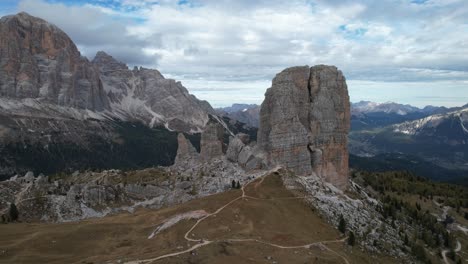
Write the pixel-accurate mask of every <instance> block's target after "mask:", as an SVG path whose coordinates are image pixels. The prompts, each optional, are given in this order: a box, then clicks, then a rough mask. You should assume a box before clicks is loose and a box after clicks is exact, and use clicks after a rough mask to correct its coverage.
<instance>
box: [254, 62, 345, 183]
mask: <svg viewBox="0 0 468 264" xmlns="http://www.w3.org/2000/svg"><path fill="white" fill-rule="evenodd" d="M349 126H350V104H349V96H348V89H347V86H346V81H345V78H344V76H343V74H342V73H341V71H339V70H338V69H337V68H336V67H334V66H325V65H318V66H314V67H311V68H309V67H308V66H303V67H292V68H288V69H285V70H284V71H282V72H281V73H279V74H277V75H276V77H275V78H274V79H273V83H272V87H271V88H269V89H268V90H267V92H266V94H265V101H264V102H263V103H262V106H261V110H260V127H259V131H258V144H259V148H260V149H261V150H263V151H264V152H265V153H266V156H267V163H268V164H269V165H270V166H271V165H276V164H278V165H283V166H286V167H287V168H289V169H291V170H292V171H294V172H295V173H296V174H299V175H309V174H316V175H318V176H319V177H322V178H323V179H324V180H326V181H328V182H330V183H332V184H334V185H336V186H338V187H340V188H344V187H345V186H346V184H347V179H348V149H347V134H348V130H349Z"/></svg>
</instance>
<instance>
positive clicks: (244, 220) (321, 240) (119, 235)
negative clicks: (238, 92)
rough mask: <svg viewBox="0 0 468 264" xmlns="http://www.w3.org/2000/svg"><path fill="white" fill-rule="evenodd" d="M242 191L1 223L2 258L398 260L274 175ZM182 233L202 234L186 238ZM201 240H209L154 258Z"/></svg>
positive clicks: (46, 260) (15, 260) (13, 260)
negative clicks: (349, 237)
mask: <svg viewBox="0 0 468 264" xmlns="http://www.w3.org/2000/svg"><path fill="white" fill-rule="evenodd" d="M242 193H243V192H242V190H231V191H228V192H225V193H221V194H216V195H212V196H209V197H205V198H201V199H197V200H193V201H190V202H187V203H184V204H181V205H178V206H174V207H170V208H163V209H160V210H149V209H140V210H137V211H136V212H135V213H134V214H128V213H122V214H118V215H114V216H108V217H104V218H100V219H90V220H86V221H81V222H74V223H60V224H44V223H15V224H8V225H0V263H34V264H37V263H125V262H131V261H135V260H141V261H142V263H206V264H209V263H227V264H229V263H236V264H237V263H274V262H276V263H396V262H395V261H394V260H392V259H391V258H387V257H382V256H369V255H368V254H366V253H364V252H362V251H361V250H359V249H358V248H357V247H354V248H351V247H349V246H347V245H345V244H346V243H345V242H344V239H343V237H342V236H340V234H339V232H338V231H337V230H336V229H335V228H334V227H332V226H330V225H329V224H328V223H327V222H325V220H323V219H322V218H321V217H320V216H319V215H318V213H316V211H315V210H313V209H312V208H311V207H310V206H309V205H307V204H306V203H305V202H304V201H303V199H302V198H301V197H294V196H293V194H292V193H290V192H289V191H288V190H286V189H285V188H284V187H283V185H282V181H281V178H280V176H279V175H277V174H271V175H269V176H266V177H265V178H262V179H258V180H256V181H254V182H252V183H250V184H249V185H248V186H246V187H245V189H244V193H245V194H244V195H245V196H244V197H241V196H242ZM239 197H240V198H239ZM236 198H237V200H235V201H234V202H232V203H231V204H229V205H228V206H226V207H225V208H224V209H223V210H221V211H220V212H219V213H217V214H215V215H212V216H209V217H207V218H206V219H204V220H202V221H200V222H199V223H198V225H196V226H195V228H194V229H193V230H192V231H191V232H189V233H187V232H188V231H189V230H190V229H191V228H192V227H193V226H194V225H195V223H196V220H183V221H181V222H179V223H177V224H176V225H174V226H172V227H170V228H168V229H166V230H164V231H162V232H161V233H159V234H157V235H156V236H155V237H154V238H152V239H148V236H149V234H150V233H151V232H152V231H153V230H154V229H155V228H156V227H157V226H158V225H160V224H162V223H164V221H165V220H166V219H168V218H170V217H172V216H174V215H177V214H180V213H184V212H188V211H192V210H205V211H207V212H208V213H212V212H215V211H216V210H218V209H219V208H221V207H222V206H224V205H226V204H227V203H229V202H230V201H233V200H234V199H236ZM186 234H187V235H188V237H189V238H190V239H193V240H198V239H200V240H201V241H198V242H196V241H188V240H186V239H185V238H184V236H185V235H186ZM206 241H210V242H211V243H209V244H207V245H205V246H201V247H199V248H197V249H196V250H193V251H188V252H187V253H182V254H179V255H177V256H172V257H167V258H163V259H160V260H154V261H152V260H151V259H154V258H157V257H159V256H162V255H165V254H170V253H176V252H183V251H187V249H189V248H191V247H193V246H194V245H197V244H201V243H203V242H206ZM310 244H311V245H310ZM303 245H310V246H306V247H303ZM287 247H291V248H287ZM145 260H146V261H145Z"/></svg>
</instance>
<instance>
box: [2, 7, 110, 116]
mask: <svg viewBox="0 0 468 264" xmlns="http://www.w3.org/2000/svg"><path fill="white" fill-rule="evenodd" d="M0 36H1V37H0V96H2V97H7V98H17V99H24V98H36V99H41V100H44V101H46V102H49V103H54V104H58V105H63V106H70V107H75V108H81V109H90V110H93V111H102V110H105V109H108V108H109V101H108V99H107V96H106V94H105V93H104V90H103V86H102V83H101V80H100V78H99V72H98V71H97V70H96V69H95V68H94V67H93V65H92V64H91V63H90V62H89V61H88V60H87V59H86V58H84V57H82V56H81V55H80V52H79V51H78V49H77V48H76V46H75V44H74V43H73V41H72V40H71V39H70V38H69V37H68V36H67V34H65V33H64V32H63V31H62V30H60V29H59V28H58V27H56V26H54V25H52V24H49V23H48V22H46V21H44V20H42V19H40V18H36V17H32V16H30V15H28V14H27V13H19V14H18V15H15V16H6V17H3V18H2V19H1V20H0Z"/></svg>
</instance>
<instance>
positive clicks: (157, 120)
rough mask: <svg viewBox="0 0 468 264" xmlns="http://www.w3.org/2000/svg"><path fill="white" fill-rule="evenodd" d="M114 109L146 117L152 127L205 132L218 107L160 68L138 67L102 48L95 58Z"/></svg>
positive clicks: (122, 112) (129, 115)
mask: <svg viewBox="0 0 468 264" xmlns="http://www.w3.org/2000/svg"><path fill="white" fill-rule="evenodd" d="M93 64H94V65H95V66H97V68H98V69H99V72H100V75H101V78H102V81H103V84H104V89H105V91H106V93H107V94H108V95H109V99H110V101H111V102H112V107H113V111H114V112H116V113H118V114H120V115H123V118H126V117H132V118H136V119H140V120H143V121H144V122H145V123H147V124H148V125H149V126H150V127H152V126H154V125H155V124H163V125H165V126H166V127H168V128H170V129H172V130H177V131H185V132H201V131H202V130H203V127H204V126H205V124H206V123H207V122H208V114H209V113H214V110H213V109H212V108H211V106H210V105H209V104H208V102H206V101H200V100H198V99H197V98H196V97H195V96H193V95H191V94H189V92H188V91H187V89H186V88H185V87H184V86H182V84H181V83H180V82H177V81H175V80H172V79H165V78H164V76H163V75H162V74H161V73H160V72H159V71H157V70H153V69H146V68H142V67H140V68H136V67H135V68H134V69H133V70H129V69H128V67H127V65H125V64H123V63H121V62H118V61H117V60H115V59H114V58H113V57H112V56H110V55H108V54H106V53H105V52H103V51H100V52H98V53H97V54H96V57H95V58H94V59H93Z"/></svg>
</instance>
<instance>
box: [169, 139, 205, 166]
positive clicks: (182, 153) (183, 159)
mask: <svg viewBox="0 0 468 264" xmlns="http://www.w3.org/2000/svg"><path fill="white" fill-rule="evenodd" d="M177 146H178V148H177V155H176V158H175V162H174V165H175V166H178V167H187V166H190V165H191V164H193V163H194V162H198V160H199V158H200V154H199V153H198V152H197V150H196V149H195V147H194V146H193V145H192V143H190V141H189V140H188V139H187V138H186V137H185V136H184V134H183V133H179V135H178V136H177Z"/></svg>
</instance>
